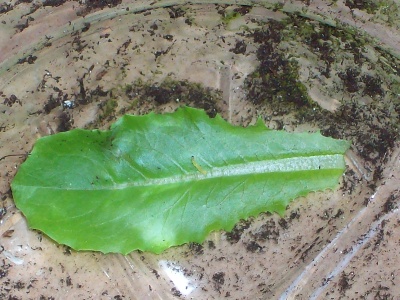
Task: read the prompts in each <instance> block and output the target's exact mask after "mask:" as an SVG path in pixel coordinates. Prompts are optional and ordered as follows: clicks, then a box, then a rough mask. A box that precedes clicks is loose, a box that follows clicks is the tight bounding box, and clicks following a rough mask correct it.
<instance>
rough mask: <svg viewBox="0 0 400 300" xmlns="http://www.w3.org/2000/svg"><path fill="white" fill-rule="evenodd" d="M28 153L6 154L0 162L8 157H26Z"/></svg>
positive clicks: (0, 158)
mask: <svg viewBox="0 0 400 300" xmlns="http://www.w3.org/2000/svg"><path fill="white" fill-rule="evenodd" d="M29 154H30V153H25V154H8V155H4V156H3V157H0V161H1V160H3V159H6V158H7V157H10V156H25V157H26V156H28V155H29Z"/></svg>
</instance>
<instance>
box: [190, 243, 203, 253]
mask: <svg viewBox="0 0 400 300" xmlns="http://www.w3.org/2000/svg"><path fill="white" fill-rule="evenodd" d="M189 249H190V251H191V252H192V253H193V254H196V255H201V254H203V253H204V250H203V245H201V244H199V243H189Z"/></svg>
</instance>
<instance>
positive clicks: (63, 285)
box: [0, 1, 400, 299]
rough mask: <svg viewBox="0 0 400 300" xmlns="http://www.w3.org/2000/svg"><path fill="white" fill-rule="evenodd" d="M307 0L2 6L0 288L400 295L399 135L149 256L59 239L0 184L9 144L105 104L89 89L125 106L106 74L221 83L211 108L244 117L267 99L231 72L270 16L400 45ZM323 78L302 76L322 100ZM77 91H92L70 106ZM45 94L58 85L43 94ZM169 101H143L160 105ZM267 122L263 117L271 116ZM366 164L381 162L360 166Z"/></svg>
mask: <svg viewBox="0 0 400 300" xmlns="http://www.w3.org/2000/svg"><path fill="white" fill-rule="evenodd" d="M231 2H232V3H231ZM305 2H307V1H293V3H291V4H285V5H280V4H279V2H278V1H259V2H257V3H259V4H262V3H263V4H264V6H265V7H261V6H257V5H256V6H254V7H247V8H246V10H243V11H241V12H243V13H242V14H239V15H237V16H235V18H232V19H229V20H228V19H224V20H222V19H223V13H222V14H221V11H223V12H225V13H227V12H228V13H229V12H232V11H234V10H235V9H237V8H240V7H238V6H233V5H232V4H235V3H240V4H249V2H245V1H221V2H219V4H220V5H215V4H216V3H218V1H191V3H192V4H190V5H188V4H185V1H158V2H157V1H154V2H152V1H122V2H121V3H119V4H118V5H113V4H112V3H111V1H110V5H108V6H106V7H103V8H94V9H91V10H87V9H86V8H85V5H84V4H82V3H78V2H75V1H69V2H65V3H62V1H60V2H59V4H60V5H54V6H41V3H42V2H41V1H36V2H35V3H36V5H38V7H39V8H38V9H36V10H35V9H32V7H33V6H34V4H33V3H20V4H16V3H15V2H11V4H10V6H8V5H6V4H4V5H2V6H1V14H0V21H1V23H0V36H1V38H0V49H1V50H0V91H1V96H2V99H1V100H0V108H1V112H0V157H2V159H1V160H0V172H1V173H0V177H1V180H0V193H1V200H0V201H1V202H0V204H1V205H0V257H1V259H0V298H9V297H16V298H18V299H38V298H40V297H42V298H43V299H48V298H50V297H53V298H55V299H123V298H125V299H221V298H227V299H337V298H339V297H343V298H345V299H350V298H363V299H374V298H375V299H377V297H378V298H379V297H381V298H382V297H383V298H384V297H386V298H385V299H400V298H399V297H398V295H400V287H399V285H397V286H396V285H395V283H396V282H398V280H399V276H400V274H399V273H400V270H399V267H398V266H399V265H400V250H399V249H400V247H399V246H400V244H399V241H400V232H399V210H398V206H399V199H400V197H399V189H398V187H399V170H400V165H399V155H400V154H399V149H398V142H395V143H394V147H393V149H392V150H391V151H388V152H386V153H385V154H384V155H385V158H386V162H385V163H382V164H381V165H371V163H370V162H366V161H364V160H363V159H362V157H361V156H360V155H359V153H358V152H357V149H355V148H352V149H351V150H350V151H349V152H348V154H347V155H346V162H347V165H348V170H347V172H346V175H345V176H344V177H343V179H342V181H341V184H340V186H339V187H338V189H337V190H335V191H326V192H323V193H315V194H312V195H310V196H309V197H307V198H301V199H297V200H296V201H294V202H292V204H291V205H290V206H289V207H288V210H287V212H286V215H285V216H284V217H283V218H281V217H279V216H277V215H265V214H263V215H260V216H258V217H256V218H253V219H251V220H250V221H249V222H243V223H241V225H240V226H237V231H235V233H234V234H226V233H224V232H215V233H212V234H211V235H210V236H209V237H208V238H207V240H206V241H205V242H204V243H203V244H202V245H183V246H180V247H175V248H171V249H169V250H167V251H165V252H164V253H162V254H160V255H154V254H151V253H141V252H133V253H131V254H129V255H127V256H123V255H119V254H109V255H103V254H101V253H95V252H76V251H73V250H71V249H68V248H66V247H64V246H62V245H57V244H56V243H55V242H53V241H51V240H50V239H48V238H47V237H46V236H44V235H43V234H41V233H40V232H36V231H32V230H30V229H29V228H28V226H27V223H26V220H25V219H24V216H23V215H22V214H21V213H20V212H19V211H18V210H17V209H16V208H15V206H14V204H13V200H12V195H11V193H10V192H9V184H10V182H11V180H12V178H13V176H14V174H15V172H16V170H17V168H18V166H19V165H20V164H21V163H22V162H23V159H24V156H23V155H22V156H21V155H20V154H23V153H26V152H29V150H30V149H31V148H32V145H33V144H34V142H35V140H36V139H37V138H38V137H40V136H44V135H49V134H52V133H54V132H57V131H59V130H61V129H62V128H63V127H64V128H65V127H67V128H75V127H84V126H87V125H88V124H90V123H91V122H94V121H95V120H96V119H97V118H98V116H99V114H101V113H104V110H103V109H101V108H102V105H103V104H104V103H102V102H99V101H100V100H98V99H101V98H96V97H97V96H98V97H101V95H100V96H99V95H98V94H101V92H102V91H109V90H113V91H115V95H117V96H115V97H116V101H117V103H118V106H119V107H126V106H127V99H125V98H124V97H123V94H118V89H121V87H124V86H126V85H128V84H131V83H132V82H134V81H135V80H137V79H141V80H142V81H144V82H145V81H147V80H151V81H152V82H162V80H164V79H165V78H166V77H168V76H172V77H173V78H174V79H176V80H188V81H189V82H195V83H201V84H202V85H204V86H206V87H210V88H214V89H219V90H221V91H222V100H221V102H220V103H218V107H219V110H220V111H221V113H222V115H223V117H224V118H226V119H227V120H229V121H230V122H232V123H234V124H243V125H248V124H249V123H252V122H254V121H255V120H256V118H257V116H258V115H263V114H267V111H263V110H262V109H260V107H256V106H255V105H254V104H253V103H251V102H249V101H246V100H245V96H246V95H245V94H246V93H245V90H244V89H243V84H244V80H245V78H246V76H247V75H248V74H250V73H251V72H252V71H254V70H255V68H256V67H257V65H258V62H257V58H256V53H257V48H258V45H257V44H256V43H255V42H254V40H253V38H252V37H251V36H250V35H248V33H249V31H251V30H254V29H256V28H260V27H261V26H263V24H264V23H265V22H270V20H271V19H273V20H278V21H280V20H284V19H285V18H287V17H288V16H290V15H292V14H294V13H296V12H297V13H298V14H302V15H304V16H306V17H307V18H309V19H310V20H317V21H320V22H323V23H328V24H331V25H332V24H333V22H334V21H335V20H337V19H338V18H339V19H340V21H341V22H343V23H344V24H347V25H348V26H354V28H355V30H359V31H363V32H366V33H368V34H369V35H371V36H373V37H375V38H376V40H375V41H374V42H375V43H376V45H379V47H378V48H379V49H383V50H382V51H389V52H390V53H392V54H395V55H398V53H400V51H399V50H400V34H398V31H396V30H398V28H399V24H398V23H396V22H398V21H397V20H398V19H392V20H388V19H390V18H389V17H388V18H386V19H385V18H384V16H383V17H382V18H379V16H378V15H375V16H374V17H372V16H371V15H370V14H368V13H366V12H364V11H363V10H360V9H357V8H353V9H350V8H349V7H347V6H345V5H344V1H336V2H335V5H332V3H331V2H332V1H310V2H311V3H310V4H308V5H307V4H306V3H305ZM389 2H390V1H389ZM388 7H389V6H388ZM242 8H243V7H242ZM388 9H390V10H392V11H393V10H394V9H398V5H397V4H393V5H392V6H390V7H389V8H388ZM380 12H383V14H384V13H385V10H383V9H382V10H380ZM225 16H226V15H225ZM321 16H325V17H327V18H325V17H321ZM388 16H389V15H388ZM389 21H390V22H389ZM238 41H243V42H244V43H245V44H246V46H247V47H246V49H245V50H244V52H243V49H238V51H234V50H232V49H235V48H237V45H238ZM373 46H374V45H373ZM371 48H374V47H371ZM299 51H301V49H300V48H299ZM371 51H372V50H371ZM235 52H237V53H235ZM370 54H371V53H370ZM366 57H368V58H369V59H371V60H372V61H375V62H376V61H380V60H382V59H379V58H377V59H376V57H375V56H374V55H369V56H368V55H366ZM309 63H310V64H312V63H315V64H318V62H315V61H311V60H310V62H309ZM314 75H315V74H314ZM302 76H303V77H302V80H304V79H305V76H310V78H311V75H310V74H308V73H307V74H306V73H304V72H303V74H302ZM316 77H317V76H315V77H314V79H315V78H316ZM395 80H397V79H396V78H395ZM305 81H306V80H305ZM324 86H325V84H320V85H318V82H317V81H316V83H315V88H314V89H310V94H311V96H312V97H313V100H314V101H316V102H318V103H319V104H320V105H321V106H323V107H324V108H326V109H328V110H334V109H335V108H337V106H338V103H339V100H338V99H339V98H338V97H337V95H339V94H340V91H339V92H337V94H336V96H335V95H334V96H332V94H328V93H325V92H320V91H321V90H323V89H324V88H325V87H324ZM343 88H344V87H343ZM82 89H83V90H82ZM339 90H340V89H339ZM96 91H97V94H96ZM83 94H86V96H88V95H90V96H91V97H92V98H91V101H88V103H80V104H79V105H76V104H77V102H78V101H80V100H82V98H84V96H85V95H83ZM12 95H14V97H13V96H12ZM60 95H61V96H60ZM108 95H109V94H108ZM51 97H53V99H58V100H57V101H58V102H57V101H56V104H55V105H52V104H51V101H50V102H49V99H51ZM60 97H61V98H60ZM60 99H61V100H60ZM3 102H4V103H3ZM75 102H76V103H75ZM176 102H177V103H175V104H164V105H162V106H160V107H158V108H157V109H158V110H159V111H169V110H173V109H174V108H175V107H176V106H177V105H178V104H179V99H177V101H176ZM49 103H50V104H49ZM53 104H54V103H53ZM367 104H368V103H367ZM46 105H47V106H46ZM148 109H149V108H148V107H145V105H144V106H143V108H142V109H141V107H140V106H139V108H136V110H135V111H130V112H131V113H132V112H134V113H143V112H145V111H148ZM71 120H73V122H72V121H71ZM266 121H267V124H268V125H269V126H270V127H271V128H273V127H274V126H275V125H276V124H278V123H277V122H273V121H270V122H269V123H268V119H266ZM280 121H281V122H283V123H284V124H287V126H285V129H287V130H297V131H304V130H315V128H313V127H312V126H311V125H310V126H308V125H307V124H302V125H301V126H295V125H293V123H291V122H290V121H289V120H286V119H285V116H283V117H282V119H281V120H280ZM104 126H107V125H104ZM353 130H354V134H358V132H357V129H353ZM44 167H46V166H44ZM378 167H379V168H381V169H382V170H383V172H382V174H381V177H380V178H373V176H372V171H373V170H374V169H376V168H378ZM371 186H372V187H371ZM82 230H84V228H82ZM13 299H14V298H13ZM379 299H380V298H379Z"/></svg>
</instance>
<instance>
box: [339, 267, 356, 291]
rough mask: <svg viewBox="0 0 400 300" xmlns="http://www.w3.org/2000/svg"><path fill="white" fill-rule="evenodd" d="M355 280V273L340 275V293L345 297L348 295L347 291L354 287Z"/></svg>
mask: <svg viewBox="0 0 400 300" xmlns="http://www.w3.org/2000/svg"><path fill="white" fill-rule="evenodd" d="M353 278H354V273H353V272H351V273H349V274H346V273H345V272H342V274H341V275H340V279H339V282H338V286H339V291H340V293H341V294H342V295H344V294H345V293H346V291H347V290H348V289H350V288H351V286H352V283H351V282H352V280H353Z"/></svg>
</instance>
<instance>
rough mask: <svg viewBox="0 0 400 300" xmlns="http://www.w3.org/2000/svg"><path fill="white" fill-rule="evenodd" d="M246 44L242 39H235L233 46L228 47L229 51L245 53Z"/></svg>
mask: <svg viewBox="0 0 400 300" xmlns="http://www.w3.org/2000/svg"><path fill="white" fill-rule="evenodd" d="M246 48H247V45H246V43H245V42H244V41H236V45H235V48H232V49H230V50H229V51H231V52H233V53H235V54H245V53H246Z"/></svg>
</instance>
